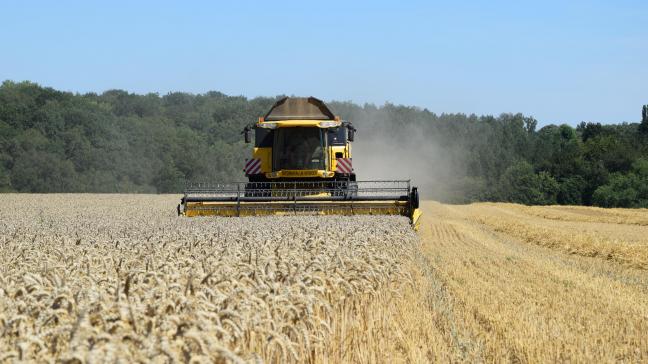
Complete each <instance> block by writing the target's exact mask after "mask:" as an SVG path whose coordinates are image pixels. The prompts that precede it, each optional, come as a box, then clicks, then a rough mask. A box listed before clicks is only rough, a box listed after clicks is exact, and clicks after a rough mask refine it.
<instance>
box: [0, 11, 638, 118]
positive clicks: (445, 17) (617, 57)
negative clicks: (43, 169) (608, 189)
mask: <svg viewBox="0 0 648 364" xmlns="http://www.w3.org/2000/svg"><path fill="white" fill-rule="evenodd" d="M0 79H3V80H4V79H11V80H16V81H20V80H31V81H34V82H37V83H40V84H42V85H45V86H51V87H55V88H57V89H63V90H68V91H75V92H88V91H94V92H102V91H105V90H107V89H113V88H120V89H126V90H128V91H131V92H137V93H147V92H158V93H160V94H165V93H167V92H169V91H187V92H194V93H200V92H205V91H209V90H218V91H222V92H224V93H227V94H231V95H245V96H249V97H254V96H272V95H277V94H288V95H291V94H294V95H313V96H316V97H320V98H323V99H325V100H332V99H333V100H350V101H355V102H359V103H364V102H371V103H375V104H379V105H380V104H383V103H384V102H386V101H388V102H393V103H399V104H406V105H416V106H420V107H425V108H428V109H429V110H431V111H434V112H437V113H442V112H464V113H477V114H493V115H498V114H499V113H502V112H523V113H525V114H527V115H532V116H534V117H536V118H537V119H538V120H539V121H540V123H541V124H548V123H569V124H572V125H575V124H576V123H578V122H580V121H600V122H621V121H630V122H635V121H638V120H639V119H640V116H641V105H642V104H648V1H645V0H643V1H624V0H621V1H534V2H526V1H497V0H494V1H483V2H481V1H480V2H478V1H455V2H449V1H448V2H435V1H425V2H406V1H399V2H397V1H394V2H387V1H355V2H352V1H318V2H308V1H287V2H281V1H269V2H253V1H229V2H222V3H219V2H216V1H210V2H207V1H205V2H190V1H185V2H180V1H177V2H165V1H151V2H144V1H137V2H136V1H123V2H121V1H104V2H98V1H97V2H94V1H65V0H63V1H51V2H33V1H8V0H0Z"/></svg>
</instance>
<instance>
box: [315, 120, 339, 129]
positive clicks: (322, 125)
mask: <svg viewBox="0 0 648 364" xmlns="http://www.w3.org/2000/svg"><path fill="white" fill-rule="evenodd" d="M319 126H320V128H332V127H334V126H338V122H337V121H320V123H319Z"/></svg>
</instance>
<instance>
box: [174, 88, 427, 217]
mask: <svg viewBox="0 0 648 364" xmlns="http://www.w3.org/2000/svg"><path fill="white" fill-rule="evenodd" d="M253 130H254V134H255V138H254V151H253V153H252V158H251V159H246V163H245V168H244V171H245V175H246V176H247V178H248V182H234V183H187V184H186V186H185V192H184V197H183V198H182V200H181V203H180V205H178V214H179V215H184V216H208V215H215V216H261V215H300V214H311V215H318V214H320V215H360V214H365V215H403V216H408V217H409V218H410V222H411V224H412V226H413V227H414V229H417V228H418V220H419V218H420V216H421V212H420V210H419V195H418V191H417V188H416V187H413V186H412V185H411V184H410V181H409V180H402V181H357V180H356V175H355V173H354V170H353V164H352V159H351V142H353V140H354V135H355V131H356V129H355V128H354V127H353V125H352V124H351V123H349V122H346V121H342V120H340V118H339V117H337V116H335V115H333V113H332V112H331V111H330V110H329V108H328V107H327V106H326V105H325V104H324V103H323V102H322V101H321V100H318V99H316V98H314V97H309V98H295V97H290V98H288V97H285V98H283V99H281V100H279V101H277V102H276V103H275V104H274V106H272V108H271V109H270V111H269V112H268V114H266V116H265V117H262V118H259V121H258V122H257V123H256V124H254V125H249V126H246V127H245V129H244V130H243V135H244V138H245V142H246V143H250V142H251V141H252V131H253Z"/></svg>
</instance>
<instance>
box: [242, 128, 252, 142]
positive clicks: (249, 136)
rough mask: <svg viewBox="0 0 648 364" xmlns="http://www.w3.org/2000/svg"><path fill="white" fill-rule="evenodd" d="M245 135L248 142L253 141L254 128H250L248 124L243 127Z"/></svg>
mask: <svg viewBox="0 0 648 364" xmlns="http://www.w3.org/2000/svg"><path fill="white" fill-rule="evenodd" d="M243 136H244V138H245V142H246V143H251V142H252V129H250V127H249V126H246V127H245V129H243Z"/></svg>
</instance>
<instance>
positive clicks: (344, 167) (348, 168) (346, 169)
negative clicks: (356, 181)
mask: <svg viewBox="0 0 648 364" xmlns="http://www.w3.org/2000/svg"><path fill="white" fill-rule="evenodd" d="M337 171H338V173H351V172H353V163H351V158H338V159H337Z"/></svg>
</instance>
